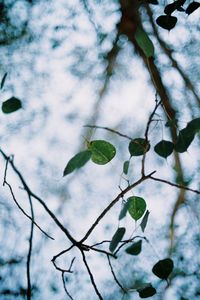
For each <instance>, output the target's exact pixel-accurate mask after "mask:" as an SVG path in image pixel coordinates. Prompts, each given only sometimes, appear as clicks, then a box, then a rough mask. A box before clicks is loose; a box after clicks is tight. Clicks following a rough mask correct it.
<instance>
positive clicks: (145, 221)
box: [140, 210, 150, 232]
mask: <svg viewBox="0 0 200 300" xmlns="http://www.w3.org/2000/svg"><path fill="white" fill-rule="evenodd" d="M149 214H150V212H149V211H148V210H147V211H146V213H145V215H144V217H143V218H142V222H141V224H140V227H141V229H142V232H144V230H145V228H146V226H147V222H148V218H149Z"/></svg>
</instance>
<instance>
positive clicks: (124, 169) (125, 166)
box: [123, 160, 130, 175]
mask: <svg viewBox="0 0 200 300" xmlns="http://www.w3.org/2000/svg"><path fill="white" fill-rule="evenodd" d="M129 164H130V162H129V160H126V161H125V162H124V165H123V173H124V174H125V175H127V174H128V169H129Z"/></svg>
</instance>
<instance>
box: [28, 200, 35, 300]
mask: <svg viewBox="0 0 200 300" xmlns="http://www.w3.org/2000/svg"><path fill="white" fill-rule="evenodd" d="M28 198H29V204H30V209H31V218H32V222H31V231H30V237H29V251H28V255H27V300H31V275H30V265H31V254H32V245H33V229H34V210H33V203H32V199H31V197H30V195H28Z"/></svg>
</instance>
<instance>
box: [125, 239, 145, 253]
mask: <svg viewBox="0 0 200 300" xmlns="http://www.w3.org/2000/svg"><path fill="white" fill-rule="evenodd" d="M141 250H142V240H139V241H138V242H135V243H133V244H132V245H131V246H130V247H128V248H126V250H125V251H126V253H128V254H131V255H138V254H140V252H141Z"/></svg>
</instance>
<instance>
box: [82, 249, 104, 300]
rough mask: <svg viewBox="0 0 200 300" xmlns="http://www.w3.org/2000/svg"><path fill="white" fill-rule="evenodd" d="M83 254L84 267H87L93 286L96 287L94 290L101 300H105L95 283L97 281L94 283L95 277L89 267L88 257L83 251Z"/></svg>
mask: <svg viewBox="0 0 200 300" xmlns="http://www.w3.org/2000/svg"><path fill="white" fill-rule="evenodd" d="M81 253H82V257H83V262H84V265H85V267H86V269H87V271H88V274H89V277H90V281H91V284H92V286H93V287H94V290H95V292H96V294H97V296H98V297H99V299H100V300H103V297H102V296H101V294H100V292H99V290H98V289H97V286H96V283H95V281H94V277H93V275H92V272H91V270H90V268H89V265H88V263H87V260H86V257H85V253H84V251H83V250H82V251H81Z"/></svg>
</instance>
